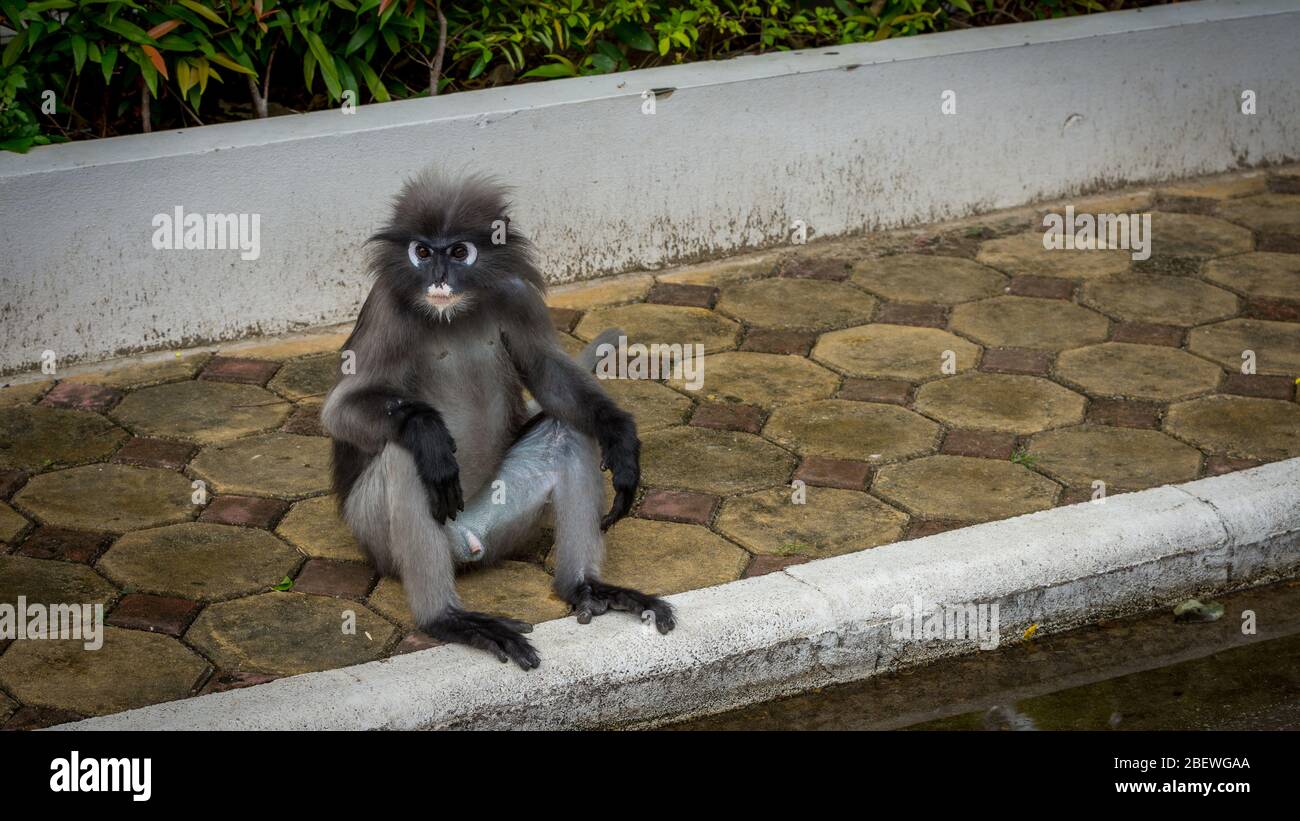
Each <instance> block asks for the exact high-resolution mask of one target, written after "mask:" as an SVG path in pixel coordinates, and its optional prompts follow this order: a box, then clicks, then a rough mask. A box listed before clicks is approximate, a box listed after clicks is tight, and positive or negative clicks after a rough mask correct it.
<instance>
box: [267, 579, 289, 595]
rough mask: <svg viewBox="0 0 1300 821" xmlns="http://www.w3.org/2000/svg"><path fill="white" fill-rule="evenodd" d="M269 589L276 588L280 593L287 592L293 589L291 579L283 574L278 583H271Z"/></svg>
mask: <svg viewBox="0 0 1300 821" xmlns="http://www.w3.org/2000/svg"><path fill="white" fill-rule="evenodd" d="M271 589H272V590H278V591H280V592H281V593H285V592H288V591H290V590H292V589H293V579H291V578H289V577H288V576H285V577H284V578H283V579H281V580H280V581H279V583H277V584H273V585H271Z"/></svg>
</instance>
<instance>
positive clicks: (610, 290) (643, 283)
mask: <svg viewBox="0 0 1300 821" xmlns="http://www.w3.org/2000/svg"><path fill="white" fill-rule="evenodd" d="M653 284H654V276H653V275H651V274H634V275H632V276H621V277H611V278H609V279H600V280H596V281H595V282H584V283H581V284H578V285H576V287H574V288H570V289H567V290H562V291H552V292H551V293H550V294H548V295H547V297H546V304H547V305H553V306H555V307H556V308H573V309H575V310H579V311H585V310H589V309H591V308H599V307H602V306H605V305H618V304H620V303H623V302H635V301H636V300H638V299H644V298H645V295H646V294H647V293H649V292H650V286H651V285H653ZM601 330H603V329H601ZM597 333H600V331H597Z"/></svg>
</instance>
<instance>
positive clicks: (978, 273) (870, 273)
mask: <svg viewBox="0 0 1300 821" xmlns="http://www.w3.org/2000/svg"><path fill="white" fill-rule="evenodd" d="M850 281H851V282H853V284H855V285H857V286H859V287H861V288H866V289H867V290H868V291H871V292H872V293H875V294H879V295H880V296H882V297H884V298H885V299H892V300H895V301H898V302H940V303H944V304H951V303H956V302H970V301H972V300H976V299H983V298H984V297H989V296H997V295H998V294H1000V293H1001V292H1002V289H1003V288H1005V287H1006V286H1007V283H1008V282H1010V280H1008V279H1007V278H1006V277H1005V276H1003V275H1002V274H1000V273H998V272H997V271H995V270H993V269H992V268H989V267H988V266H986V265H980V264H979V263H977V262H971V261H970V260H968V259H962V258H961V257H941V256H931V255H928V254H896V255H894V256H889V257H880V258H879V259H868V260H864V261H862V262H859V263H858V264H857V265H855V266H853V277H852V279H851V280H850Z"/></svg>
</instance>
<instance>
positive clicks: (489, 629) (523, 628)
mask: <svg viewBox="0 0 1300 821" xmlns="http://www.w3.org/2000/svg"><path fill="white" fill-rule="evenodd" d="M532 630H533V626H532V625H531V624H529V623H528V622H525V621H516V620H515V619H506V618H499V617H497V616H489V615H487V614H485V613H471V612H469V611H468V610H461V609H460V608H459V607H451V608H448V609H447V611H446V612H445V613H443V614H442V615H441V616H439V617H438V618H436V619H434V620H433V621H432V622H431V623H430V624H427V625H425V626H424V632H425V633H428V634H429V635H430V636H432V637H433V638H435V639H441V640H442V641H452V642H456V643H457V644H468V645H469V646H470V647H477V648H478V649H480V650H486V651H488V652H489V653H491V654H492V655H494V656H496V657H497V660H498V661H502V662H504V661H513V662H514V663H515V664H518V665H519V666H520V667H522V668H523V669H525V670H532V669H534V668H535V667H537V665H539V664H541V660H540V659H539V658H538V656H537V651H536V650H535V649H533V645H532V644H531V643H530V642H529V641H528V639H526V638H524V637H523V635H522V634H524V633H531V632H532Z"/></svg>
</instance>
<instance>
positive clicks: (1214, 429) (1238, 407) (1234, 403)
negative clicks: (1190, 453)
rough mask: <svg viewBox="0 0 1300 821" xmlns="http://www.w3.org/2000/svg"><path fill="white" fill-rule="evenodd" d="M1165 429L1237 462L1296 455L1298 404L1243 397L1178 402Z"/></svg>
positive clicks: (1299, 444)
mask: <svg viewBox="0 0 1300 821" xmlns="http://www.w3.org/2000/svg"><path fill="white" fill-rule="evenodd" d="M1165 430H1167V431H1169V432H1170V433H1172V434H1173V435H1175V436H1177V437H1178V438H1180V439H1186V440H1187V441H1189V442H1192V443H1194V444H1196V445H1198V446H1199V447H1203V448H1205V449H1206V450H1209V451H1212V452H1214V453H1224V454H1227V455H1228V456H1235V457H1237V458H1239V459H1262V460H1265V461H1271V460H1275V459H1289V458H1290V457H1292V456H1300V405H1297V404H1296V403H1294V402H1283V401H1280V400H1276V399H1255V398H1253V397H1246V396H1206V397H1202V398H1201V399H1192V400H1189V401H1187V402H1179V403H1178V404H1177V405H1174V406H1172V407H1170V408H1169V412H1168V413H1167V414H1166V415H1165Z"/></svg>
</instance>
